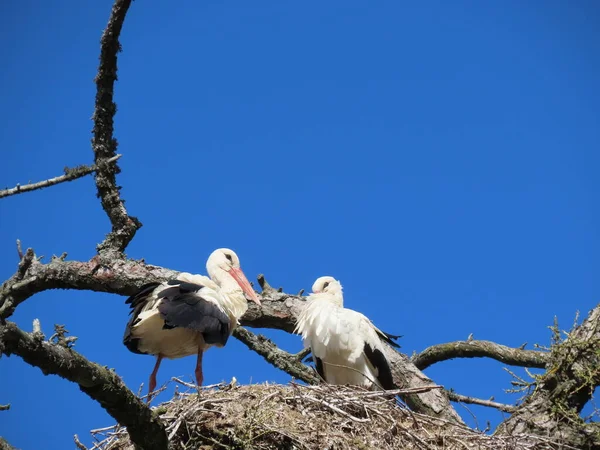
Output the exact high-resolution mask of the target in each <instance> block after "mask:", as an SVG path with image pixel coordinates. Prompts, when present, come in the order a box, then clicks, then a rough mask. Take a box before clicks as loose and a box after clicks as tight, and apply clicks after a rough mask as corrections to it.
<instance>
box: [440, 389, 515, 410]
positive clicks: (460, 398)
mask: <svg viewBox="0 0 600 450" xmlns="http://www.w3.org/2000/svg"><path fill="white" fill-rule="evenodd" d="M446 392H447V394H448V397H450V400H451V401H453V402H459V403H468V404H471V405H480V406H487V407H490V408H496V409H499V410H500V411H503V412H506V413H512V412H513V411H514V410H515V407H514V406H510V405H506V404H504V403H498V402H495V401H493V400H483V399H481V398H476V397H467V396H466V395H461V394H457V393H456V392H452V391H446Z"/></svg>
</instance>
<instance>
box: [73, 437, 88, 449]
mask: <svg viewBox="0 0 600 450" xmlns="http://www.w3.org/2000/svg"><path fill="white" fill-rule="evenodd" d="M73 441H75V446H76V447H77V448H78V449H79V450H87V447H86V446H85V445H83V444H82V443H81V441H80V440H79V436H77V435H74V436H73Z"/></svg>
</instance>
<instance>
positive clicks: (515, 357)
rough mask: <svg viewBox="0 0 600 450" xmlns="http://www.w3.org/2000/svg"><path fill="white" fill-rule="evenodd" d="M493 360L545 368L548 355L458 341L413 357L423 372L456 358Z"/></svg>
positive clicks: (483, 343)
mask: <svg viewBox="0 0 600 450" xmlns="http://www.w3.org/2000/svg"><path fill="white" fill-rule="evenodd" d="M484 357H486V358H492V359H495V360H497V361H500V362H503V363H504V364H508V365H511V366H521V367H537V368H542V369H543V368H544V367H545V366H546V362H547V361H548V353H544V352H539V351H536V350H523V349H520V348H512V347H507V346H505V345H500V344H496V343H495V342H491V341H476V340H467V341H456V342H448V343H445V344H438V345H433V346H431V347H429V348H426V349H425V350H423V351H422V352H421V353H419V354H417V355H415V356H413V357H412V362H413V364H414V365H415V366H417V367H418V368H419V369H421V370H425V369H426V368H427V367H429V366H431V365H432V364H435V363H438V362H441V361H446V360H449V359H454V358H484Z"/></svg>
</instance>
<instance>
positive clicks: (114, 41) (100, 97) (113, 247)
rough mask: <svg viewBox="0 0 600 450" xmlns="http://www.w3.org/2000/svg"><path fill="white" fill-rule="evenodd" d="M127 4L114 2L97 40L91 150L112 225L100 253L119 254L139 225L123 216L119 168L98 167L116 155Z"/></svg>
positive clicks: (126, 2) (124, 211)
mask: <svg viewBox="0 0 600 450" xmlns="http://www.w3.org/2000/svg"><path fill="white" fill-rule="evenodd" d="M130 4H131V0H115V3H114V4H113V7H112V12H111V15H110V19H109V21H108V25H107V26H106V29H105V30H104V33H103V34H102V38H101V40H100V43H101V49H100V66H99V67H98V75H97V76H96V87H97V91H96V106H95V109H94V115H93V119H94V128H93V131H92V132H93V135H94V137H93V139H92V148H93V150H94V154H95V158H94V159H95V163H96V165H97V166H98V170H97V171H96V177H95V178H96V186H97V188H98V196H99V197H100V199H101V201H102V208H104V211H106V214H107V215H108V217H109V219H110V222H111V224H112V231H111V232H110V233H109V234H108V235H107V236H106V238H105V239H104V241H103V242H102V243H101V244H99V245H98V251H99V252H101V253H103V252H113V251H115V252H122V251H123V250H125V248H126V247H127V244H129V242H130V241H131V239H133V236H135V233H136V231H137V230H138V229H139V228H140V227H141V226H142V224H141V222H140V221H139V220H138V219H137V218H135V217H132V216H129V215H128V214H127V210H126V209H125V206H124V204H123V200H122V199H121V197H120V193H119V190H120V187H119V186H117V180H116V175H117V174H118V173H119V172H120V169H119V166H118V165H117V164H116V163H114V164H111V165H108V164H102V163H103V162H106V161H108V160H110V159H111V158H114V157H115V156H116V152H117V140H116V139H115V138H114V137H113V131H114V115H115V113H116V112H117V105H116V104H115V102H114V101H113V98H114V95H113V94H114V84H115V81H116V80H117V53H118V52H120V51H121V44H120V43H119V35H120V34H121V28H122V27H123V21H124V20H125V15H126V14H127V10H128V9H129V6H130Z"/></svg>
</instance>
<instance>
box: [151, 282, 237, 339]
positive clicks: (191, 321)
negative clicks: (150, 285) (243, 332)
mask: <svg viewBox="0 0 600 450" xmlns="http://www.w3.org/2000/svg"><path fill="white" fill-rule="evenodd" d="M203 288H204V286H201V285H198V284H194V283H187V282H180V283H179V284H174V283H173V285H172V286H171V287H167V288H165V289H163V290H162V291H160V292H159V293H158V296H159V297H160V298H161V302H160V304H159V305H158V311H159V312H160V315H161V318H162V319H163V320H164V321H165V325H164V328H167V329H169V328H177V327H183V328H189V329H192V330H196V331H199V332H200V333H202V336H203V337H204V342H206V343H207V344H220V345H225V344H226V343H227V340H228V339H229V334H230V326H231V323H230V319H229V316H228V315H227V314H226V313H224V312H223V311H222V310H221V309H220V308H219V307H218V306H217V305H216V304H214V303H213V302H210V301H208V300H206V299H204V298H202V289H203Z"/></svg>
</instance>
